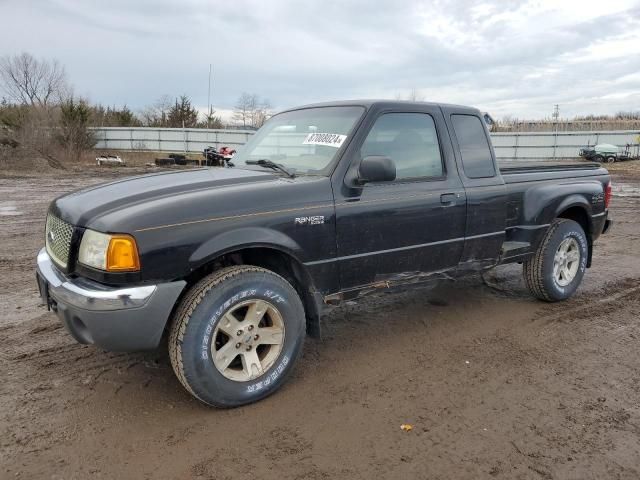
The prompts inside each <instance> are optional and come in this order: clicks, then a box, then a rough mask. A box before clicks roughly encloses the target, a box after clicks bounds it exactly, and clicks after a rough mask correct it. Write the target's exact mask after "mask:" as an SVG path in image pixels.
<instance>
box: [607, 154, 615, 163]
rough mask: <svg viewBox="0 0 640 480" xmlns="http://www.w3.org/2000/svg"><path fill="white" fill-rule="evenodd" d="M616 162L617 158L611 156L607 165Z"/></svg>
mask: <svg viewBox="0 0 640 480" xmlns="http://www.w3.org/2000/svg"><path fill="white" fill-rule="evenodd" d="M615 162H616V157H614V156H613V155H609V156H608V157H607V163H615Z"/></svg>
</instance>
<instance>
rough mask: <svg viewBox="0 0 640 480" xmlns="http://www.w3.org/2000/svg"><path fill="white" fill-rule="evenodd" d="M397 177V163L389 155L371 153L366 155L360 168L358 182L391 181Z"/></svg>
mask: <svg viewBox="0 0 640 480" xmlns="http://www.w3.org/2000/svg"><path fill="white" fill-rule="evenodd" d="M395 179H396V165H395V163H393V160H391V159H390V158H389V157H384V156H382V155H370V156H368V157H364V158H363V159H362V161H361V162H360V167H359V168H358V183H360V184H364V183H369V182H391V181H393V180H395Z"/></svg>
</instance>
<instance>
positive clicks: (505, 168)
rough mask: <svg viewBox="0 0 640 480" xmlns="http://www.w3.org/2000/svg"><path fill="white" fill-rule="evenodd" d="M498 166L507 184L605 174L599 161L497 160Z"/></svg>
mask: <svg viewBox="0 0 640 480" xmlns="http://www.w3.org/2000/svg"><path fill="white" fill-rule="evenodd" d="M498 167H499V168H500V173H501V174H502V177H503V178H504V181H505V183H507V184H510V183H519V182H532V181H545V180H554V179H561V178H576V177H592V176H599V175H606V174H607V171H606V170H605V169H604V168H603V167H602V166H601V165H600V164H599V163H592V162H579V161H573V162H572V161H568V162H499V163H498Z"/></svg>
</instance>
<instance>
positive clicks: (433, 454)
mask: <svg viewBox="0 0 640 480" xmlns="http://www.w3.org/2000/svg"><path fill="white" fill-rule="evenodd" d="M618 170H620V171H619V172H618V173H616V174H615V176H614V181H615V185H616V186H617V187H616V196H615V197H614V200H613V208H612V216H613V218H614V219H615V222H616V223H615V227H614V229H613V230H612V232H611V233H610V234H608V235H606V236H605V237H602V238H601V240H600V241H599V242H598V243H597V245H596V249H595V255H594V260H593V268H591V269H590V270H589V271H588V272H587V275H586V278H585V282H584V284H583V286H582V287H581V288H580V290H579V292H578V294H577V295H576V296H575V297H574V298H573V299H572V300H570V301H568V302H565V303H560V304H545V303H541V302H539V301H536V300H533V299H532V298H530V297H529V296H528V294H527V292H526V291H525V289H524V285H523V282H522V280H521V278H520V269H519V268H518V266H510V267H502V268H500V269H498V271H497V272H496V273H495V274H494V275H492V276H491V277H490V279H489V285H490V286H489V285H487V284H484V283H483V282H482V281H481V279H479V278H471V279H468V280H466V281H464V282H458V283H447V284H443V285H441V286H439V287H438V288H436V289H433V290H429V291H424V290H414V291H408V292H403V293H400V294H397V295H388V294H387V295H381V296H379V297H370V298H368V299H366V300H362V301H361V302H360V303H359V304H350V305H346V306H344V307H341V308H339V309H336V310H335V311H333V312H332V314H331V315H330V316H329V317H328V318H327V319H326V320H325V322H324V333H325V338H324V339H323V340H322V341H317V340H313V339H308V341H307V343H306V347H305V353H304V357H303V359H302V361H301V363H300V364H299V366H298V368H297V370H296V372H295V374H294V376H293V378H292V379H291V381H290V382H289V383H288V384H287V385H286V386H285V387H284V388H283V389H282V390H281V391H280V392H278V393H277V394H275V395H273V396H271V397H270V398H268V399H266V400H264V401H262V402H260V403H258V404H255V405H251V406H248V407H244V408H238V409H234V410H212V409H210V408H207V407H205V406H203V405H201V404H200V403H198V402H197V401H196V400H194V399H192V398H191V397H190V396H189V395H188V394H187V393H186V392H185V391H184V390H183V389H182V387H181V386H180V384H179V383H178V381H177V380H176V379H175V378H174V376H173V373H172V370H171V366H170V364H169V360H168V358H167V355H166V354H165V353H164V351H163V350H159V351H156V352H148V353H144V354H117V353H106V352H103V351H100V350H99V349H97V348H94V347H91V346H82V345H78V344H76V343H75V342H74V341H73V340H72V339H71V337H70V336H69V335H68V334H67V333H66V331H65V330H64V329H63V328H62V327H61V324H60V323H59V322H58V320H57V319H56V317H55V316H54V314H53V313H50V312H47V311H46V310H45V308H44V307H42V306H39V299H38V294H37V291H36V285H35V281H34V261H35V255H36V252H37V251H38V250H39V248H40V247H41V244H42V242H43V239H42V237H43V233H42V230H43V222H44V215H45V210H46V206H47V204H48V202H49V201H50V200H51V199H53V198H54V197H55V196H57V195H59V194H62V193H64V192H67V191H69V190H71V189H74V188H77V187H80V186H83V185H88V184H91V183H95V182H98V181H104V180H108V179H109V178H112V177H114V176H117V175H121V174H122V172H121V171H120V170H101V171H97V170H90V171H87V172H84V173H81V172H75V173H73V174H72V175H70V174H69V173H65V172H62V173H56V172H48V173H43V174H41V175H40V176H36V175H34V174H28V175H26V174H25V175H22V176H20V175H19V174H14V175H8V174H6V173H5V174H3V175H2V176H0V224H1V225H2V228H0V311H1V312H2V314H1V316H0V339H1V340H2V347H1V349H0V367H1V372H2V376H1V379H0V478H2V479H4V478H7V479H8V478H24V479H34V478H60V479H74V478H78V479H84V478H89V477H91V478H153V479H165V478H167V479H173V478H176V479H190V478H202V479H228V478H249V477H254V478H274V479H275V478H277V479H293V478H311V479H323V478H349V479H352V478H394V479H396V478H442V479H450V478H469V479H477V478H504V479H520V478H523V479H528V478H532V479H591V478H593V479H605V478H607V479H608V478H621V479H637V478H640V348H639V347H640V321H639V317H640V282H639V280H640V219H639V216H638V212H639V211H640V171H639V170H638V169H631V170H628V169H624V168H622V169H618ZM130 172H131V170H126V173H130ZM403 423H408V424H411V425H413V430H411V431H409V432H406V431H403V430H401V429H400V425H401V424H403Z"/></svg>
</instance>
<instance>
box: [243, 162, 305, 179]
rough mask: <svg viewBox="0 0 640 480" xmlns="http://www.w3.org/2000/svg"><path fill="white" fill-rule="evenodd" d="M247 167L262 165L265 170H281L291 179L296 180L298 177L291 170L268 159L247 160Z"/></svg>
mask: <svg viewBox="0 0 640 480" xmlns="http://www.w3.org/2000/svg"><path fill="white" fill-rule="evenodd" d="M244 163H246V164H247V165H260V166H261V167H264V168H271V169H272V170H279V171H281V172H282V173H284V174H286V175H287V176H288V177H289V178H294V177H295V176H296V174H295V173H293V172H292V171H291V170H289V169H288V168H287V167H285V166H284V165H281V164H279V163H276V162H272V161H271V160H267V159H266V158H261V159H260V160H245V162H244Z"/></svg>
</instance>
